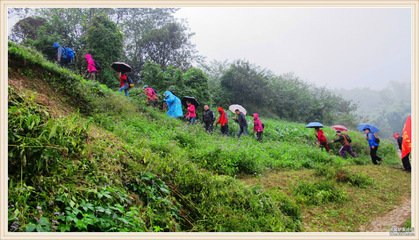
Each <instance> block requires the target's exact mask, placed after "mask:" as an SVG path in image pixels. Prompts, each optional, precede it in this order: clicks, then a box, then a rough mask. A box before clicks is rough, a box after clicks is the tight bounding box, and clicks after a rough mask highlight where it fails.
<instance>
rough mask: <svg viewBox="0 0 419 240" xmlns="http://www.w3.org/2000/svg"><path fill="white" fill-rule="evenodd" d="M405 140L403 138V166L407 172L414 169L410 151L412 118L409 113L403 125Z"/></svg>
mask: <svg viewBox="0 0 419 240" xmlns="http://www.w3.org/2000/svg"><path fill="white" fill-rule="evenodd" d="M402 134H403V136H402V137H403V140H402V163H403V168H404V170H405V171H407V172H411V171H412V166H411V165H410V152H411V151H412V119H411V116H410V115H409V116H408V117H407V119H406V122H405V124H404V127H403V131H402Z"/></svg>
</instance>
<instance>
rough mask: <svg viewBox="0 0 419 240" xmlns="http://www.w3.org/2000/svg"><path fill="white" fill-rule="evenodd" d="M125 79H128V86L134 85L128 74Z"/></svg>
mask: <svg viewBox="0 0 419 240" xmlns="http://www.w3.org/2000/svg"><path fill="white" fill-rule="evenodd" d="M127 81H128V85H129V88H132V87H134V81H133V80H132V78H131V77H130V76H128V77H127Z"/></svg>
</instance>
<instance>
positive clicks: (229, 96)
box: [220, 61, 355, 127]
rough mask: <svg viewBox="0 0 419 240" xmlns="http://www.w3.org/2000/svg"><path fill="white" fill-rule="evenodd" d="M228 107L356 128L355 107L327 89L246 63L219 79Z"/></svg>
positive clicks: (239, 62) (284, 117)
mask: <svg viewBox="0 0 419 240" xmlns="http://www.w3.org/2000/svg"><path fill="white" fill-rule="evenodd" d="M220 84H221V89H222V90H221V92H222V93H221V94H222V98H225V100H224V101H223V102H225V101H226V100H227V103H228V104H234V103H240V104H241V105H243V106H245V107H246V108H247V110H249V111H250V112H262V113H265V114H269V115H277V116H279V117H280V118H283V119H286V120H291V121H297V122H310V121H320V122H322V123H325V124H333V123H337V122H339V123H341V124H345V125H347V126H350V127H353V126H355V117H354V116H353V115H352V111H353V110H355V106H354V105H353V104H352V103H351V102H350V101H346V100H344V99H342V98H341V97H339V96H336V95H334V94H333V93H332V92H331V91H329V90H327V89H325V88H317V87H315V86H312V85H309V84H307V83H304V82H303V81H301V80H300V79H298V77H295V76H293V75H291V74H286V75H282V76H276V75H274V74H272V73H270V72H268V71H266V70H263V69H261V68H260V67H257V66H254V65H252V64H250V63H249V62H246V61H236V62H234V63H232V64H231V65H230V67H229V68H228V69H226V70H224V71H223V73H222V75H221V77H220Z"/></svg>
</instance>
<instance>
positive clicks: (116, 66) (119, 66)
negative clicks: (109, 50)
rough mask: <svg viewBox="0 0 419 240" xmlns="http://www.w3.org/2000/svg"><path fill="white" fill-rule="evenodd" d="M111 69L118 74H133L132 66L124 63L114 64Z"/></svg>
mask: <svg viewBox="0 0 419 240" xmlns="http://www.w3.org/2000/svg"><path fill="white" fill-rule="evenodd" d="M111 67H112V68H113V70H115V71H117V72H131V70H132V68H131V66H130V65H128V64H126V63H124V62H114V63H112V65H111Z"/></svg>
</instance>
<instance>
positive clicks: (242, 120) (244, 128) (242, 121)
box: [235, 109, 249, 138]
mask: <svg viewBox="0 0 419 240" xmlns="http://www.w3.org/2000/svg"><path fill="white" fill-rule="evenodd" d="M235 112H236V114H237V120H236V121H237V122H238V123H239V126H240V130H239V133H238V134H237V137H238V138H240V136H241V135H242V134H244V135H246V136H247V135H249V133H248V131H247V120H246V117H245V116H244V114H243V113H242V112H240V110H239V109H236V110H235Z"/></svg>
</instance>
